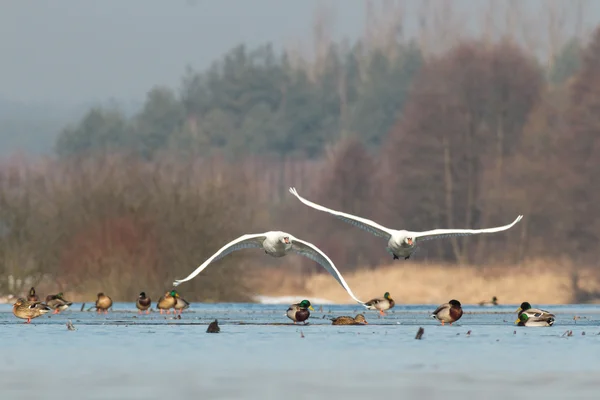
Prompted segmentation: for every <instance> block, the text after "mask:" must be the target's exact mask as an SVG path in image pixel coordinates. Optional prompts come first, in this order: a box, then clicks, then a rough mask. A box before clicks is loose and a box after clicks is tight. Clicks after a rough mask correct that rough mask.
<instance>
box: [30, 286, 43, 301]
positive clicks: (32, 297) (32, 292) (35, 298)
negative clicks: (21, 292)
mask: <svg viewBox="0 0 600 400" xmlns="http://www.w3.org/2000/svg"><path fill="white" fill-rule="evenodd" d="M27 301H40V299H39V298H38V295H37V294H35V288H34V287H33V286H32V287H31V289H29V294H28V295H27Z"/></svg>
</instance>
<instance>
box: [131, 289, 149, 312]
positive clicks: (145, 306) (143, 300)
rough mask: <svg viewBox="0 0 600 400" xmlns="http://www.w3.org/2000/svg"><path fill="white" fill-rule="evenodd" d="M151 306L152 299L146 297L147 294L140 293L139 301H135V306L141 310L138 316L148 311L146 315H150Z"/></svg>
mask: <svg viewBox="0 0 600 400" xmlns="http://www.w3.org/2000/svg"><path fill="white" fill-rule="evenodd" d="M151 305H152V299H150V297H146V292H142V293H140V295H139V296H138V298H137V300H136V301H135V306H136V307H137V309H138V310H139V311H138V314H141V313H142V311H146V314H150V306H151Z"/></svg>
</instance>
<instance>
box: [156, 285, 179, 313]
mask: <svg viewBox="0 0 600 400" xmlns="http://www.w3.org/2000/svg"><path fill="white" fill-rule="evenodd" d="M177 297H179V293H177V292H176V291H175V290H171V291H170V292H166V293H165V295H164V296H161V297H160V298H159V299H158V302H157V303H156V308H158V310H159V311H160V313H161V314H162V313H163V310H167V314H170V313H171V308H174V307H175V304H177Z"/></svg>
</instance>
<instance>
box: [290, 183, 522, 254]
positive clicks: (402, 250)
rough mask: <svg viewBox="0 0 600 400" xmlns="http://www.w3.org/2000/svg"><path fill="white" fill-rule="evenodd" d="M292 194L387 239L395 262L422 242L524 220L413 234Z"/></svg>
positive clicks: (464, 234)
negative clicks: (489, 225)
mask: <svg viewBox="0 0 600 400" xmlns="http://www.w3.org/2000/svg"><path fill="white" fill-rule="evenodd" d="M290 193H291V194H293V195H294V196H296V197H297V198H298V199H299V200H300V201H301V202H303V203H304V204H306V205H307V206H309V207H312V208H314V209H316V210H319V211H324V212H327V213H329V214H333V215H335V216H336V217H338V218H340V219H341V220H342V221H345V222H348V223H350V224H352V225H354V226H357V227H359V228H361V229H364V230H365V231H367V232H370V233H372V234H373V235H375V236H379V237H382V238H384V239H386V240H387V241H388V245H387V248H386V250H387V251H388V252H389V253H391V254H392V255H393V256H394V260H398V259H399V258H400V257H404V259H405V260H408V259H409V258H410V256H411V254H412V253H413V252H414V251H415V248H416V245H417V243H418V242H421V241H425V240H431V239H438V238H443V237H449V236H469V235H477V234H479V233H492V232H501V231H505V230H507V229H510V228H512V227H513V226H514V225H515V224H516V223H517V222H519V221H520V220H521V218H523V216H522V215H519V216H518V217H517V219H515V220H514V222H513V223H512V224H509V225H504V226H499V227H496V228H488V229H434V230H431V231H424V232H412V231H406V230H395V229H389V228H386V227H384V226H381V225H379V224H378V223H376V222H373V221H371V220H369V219H366V218H361V217H357V216H355V215H351V214H346V213H343V212H340V211H335V210H331V209H329V208H326V207H323V206H320V205H318V204H315V203H313V202H312V201H308V200H306V199H305V198H303V197H302V196H300V195H299V194H298V192H297V191H296V189H295V188H290Z"/></svg>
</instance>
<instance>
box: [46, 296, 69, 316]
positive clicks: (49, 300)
mask: <svg viewBox="0 0 600 400" xmlns="http://www.w3.org/2000/svg"><path fill="white" fill-rule="evenodd" d="M72 304H73V302H71V301H67V300H65V299H64V298H63V294H62V292H60V293H57V294H49V295H48V296H46V305H47V306H48V307H50V308H51V309H53V310H54V312H53V313H52V314H58V313H59V312H61V311H65V310H66V309H67V308H69V307H71V305H72Z"/></svg>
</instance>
